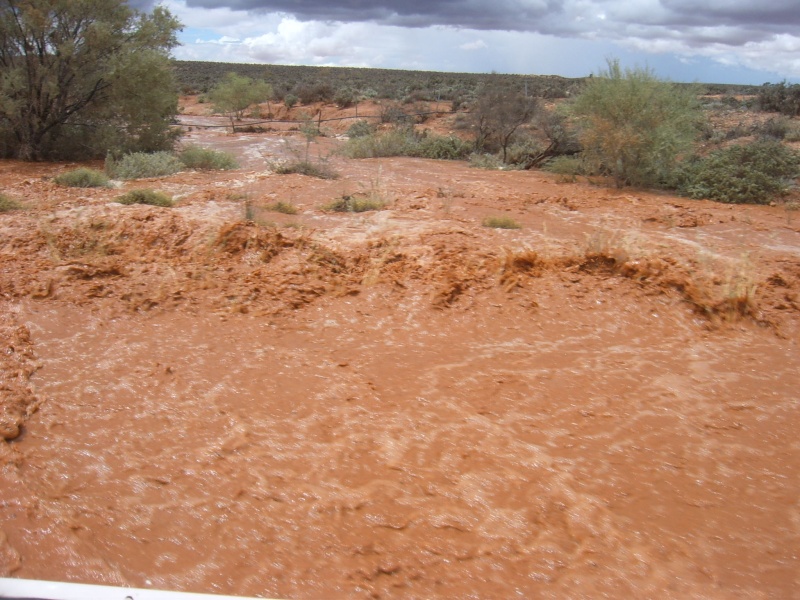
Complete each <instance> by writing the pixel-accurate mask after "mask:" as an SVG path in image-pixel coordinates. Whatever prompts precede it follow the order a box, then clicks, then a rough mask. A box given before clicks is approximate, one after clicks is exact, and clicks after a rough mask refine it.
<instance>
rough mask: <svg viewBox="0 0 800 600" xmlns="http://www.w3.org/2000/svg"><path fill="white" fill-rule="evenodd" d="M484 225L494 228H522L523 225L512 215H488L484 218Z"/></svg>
mask: <svg viewBox="0 0 800 600" xmlns="http://www.w3.org/2000/svg"><path fill="white" fill-rule="evenodd" d="M483 226H484V227H491V228H492V229H522V225H520V224H519V223H517V222H516V221H515V220H514V219H512V218H511V217H506V216H500V217H486V218H485V219H484V220H483Z"/></svg>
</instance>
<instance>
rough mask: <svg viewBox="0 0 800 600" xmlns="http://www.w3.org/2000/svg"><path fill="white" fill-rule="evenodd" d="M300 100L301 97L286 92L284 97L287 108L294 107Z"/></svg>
mask: <svg viewBox="0 0 800 600" xmlns="http://www.w3.org/2000/svg"><path fill="white" fill-rule="evenodd" d="M298 102H300V98H298V97H297V96H295V95H294V94H286V95H285V96H284V97H283V103H284V105H285V106H286V108H292V107H293V106H294V105H295V104H297V103H298Z"/></svg>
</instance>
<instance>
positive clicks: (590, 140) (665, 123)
mask: <svg viewBox="0 0 800 600" xmlns="http://www.w3.org/2000/svg"><path fill="white" fill-rule="evenodd" d="M572 110H573V114H574V115H575V116H576V117H578V119H579V121H580V124H581V131H580V134H579V138H580V141H581V144H582V146H583V156H584V158H585V159H586V162H587V164H588V165H590V167H591V168H592V170H594V171H595V172H599V173H603V174H607V175H610V176H611V177H612V178H613V179H614V183H615V185H616V186H617V187H622V186H625V185H640V186H652V185H658V184H662V183H664V182H665V181H667V180H668V179H669V176H670V174H671V173H672V171H673V170H674V168H675V165H676V163H677V160H678V158H679V157H680V156H681V154H682V153H683V152H685V151H687V150H688V149H689V148H690V147H691V145H692V142H693V141H694V139H695V137H696V135H697V133H698V131H699V128H698V124H699V123H700V118H701V117H700V115H701V112H700V108H699V104H698V102H697V96H696V94H695V93H694V92H693V91H692V90H691V89H690V88H687V87H685V86H684V87H680V86H677V85H675V84H672V83H669V82H666V81H662V80H659V79H658V78H657V77H656V76H655V74H654V73H653V72H652V71H651V70H650V69H647V68H635V69H626V70H624V71H623V70H622V68H621V67H620V65H619V61H618V60H610V61H608V70H607V71H604V72H601V73H600V74H599V75H598V76H596V77H592V78H590V79H589V81H588V83H587V85H586V88H585V89H584V91H583V92H582V93H581V94H580V95H579V96H578V98H577V99H576V100H575V104H574V105H573V107H572Z"/></svg>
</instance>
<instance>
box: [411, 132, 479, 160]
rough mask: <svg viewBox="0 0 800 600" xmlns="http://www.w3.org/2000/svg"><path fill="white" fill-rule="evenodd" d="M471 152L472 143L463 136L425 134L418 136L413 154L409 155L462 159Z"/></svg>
mask: <svg viewBox="0 0 800 600" xmlns="http://www.w3.org/2000/svg"><path fill="white" fill-rule="evenodd" d="M415 137H416V136H415ZM471 152H472V144H471V143H469V142H465V141H464V140H462V139H461V138H458V137H455V136H452V135H449V136H442V135H424V136H421V137H417V143H416V145H415V146H412V154H410V155H409V156H418V157H420V158H434V159H437V160H460V159H464V158H466V157H467V156H469V155H470V153H471Z"/></svg>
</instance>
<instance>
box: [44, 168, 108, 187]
mask: <svg viewBox="0 0 800 600" xmlns="http://www.w3.org/2000/svg"><path fill="white" fill-rule="evenodd" d="M54 181H55V182H56V183H57V184H58V185H63V186H65V187H77V188H94V187H108V185H109V182H108V176H107V175H106V174H105V173H103V172H102V171H97V170H95V169H86V168H80V169H74V170H72V171H67V172H66V173H59V174H58V175H56V177H55V180H54Z"/></svg>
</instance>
